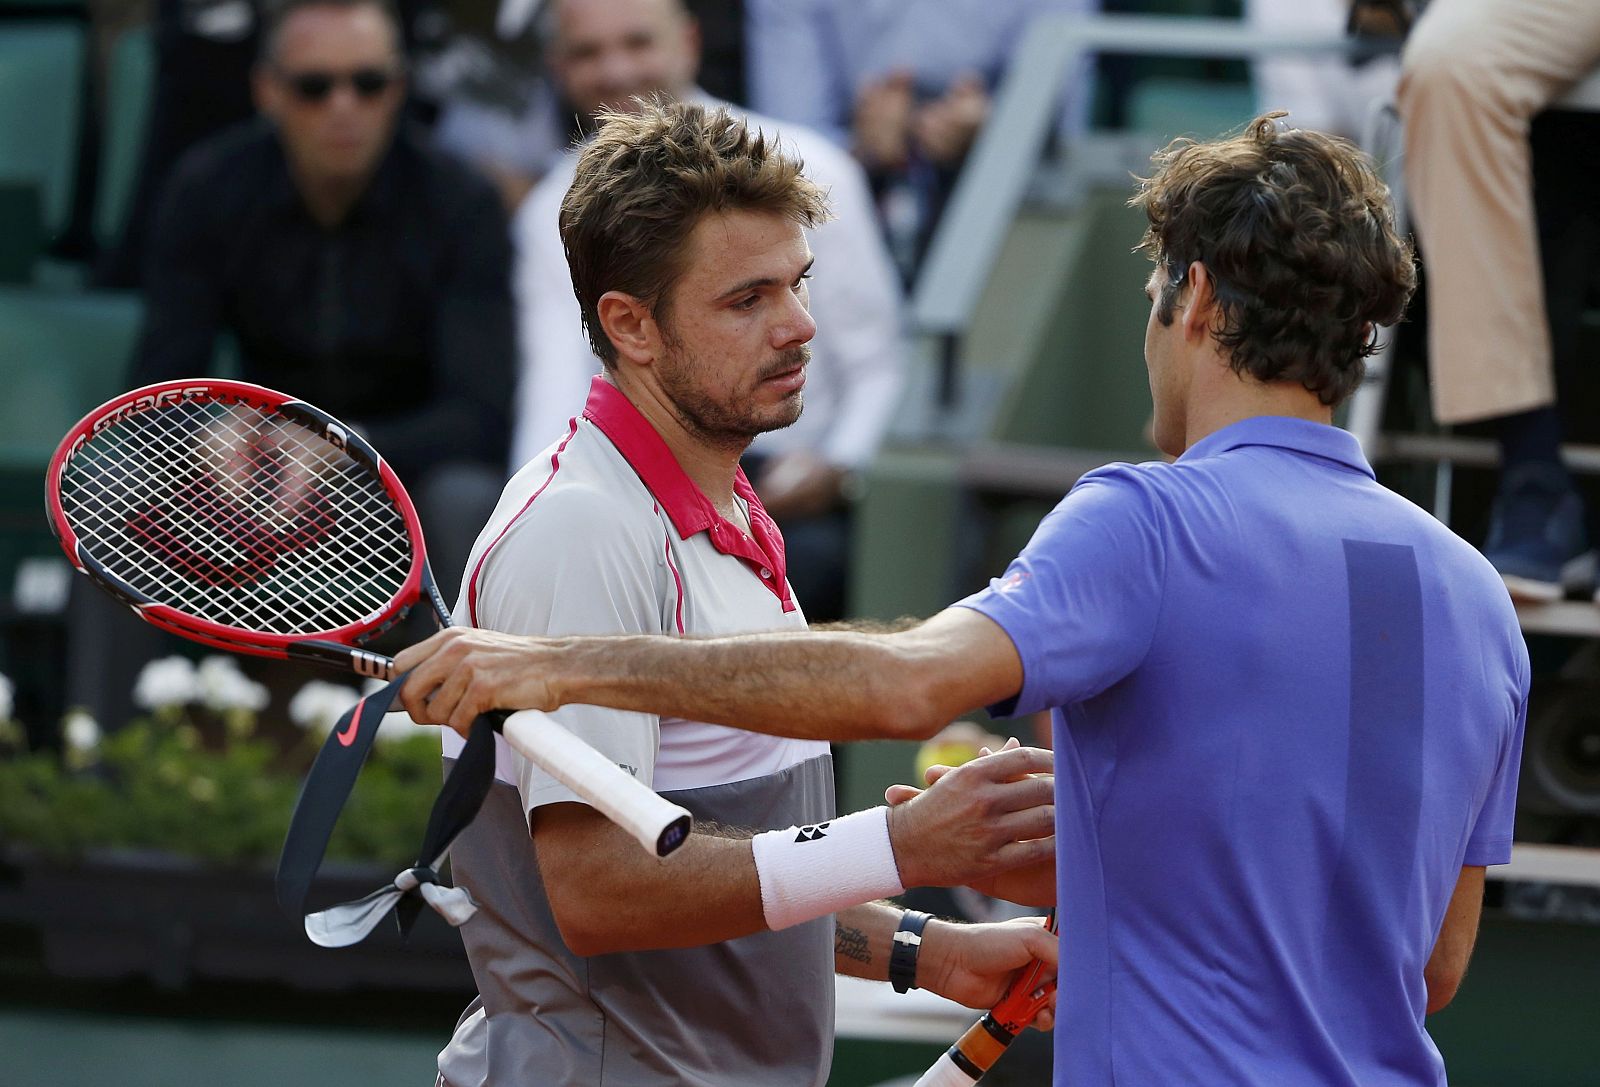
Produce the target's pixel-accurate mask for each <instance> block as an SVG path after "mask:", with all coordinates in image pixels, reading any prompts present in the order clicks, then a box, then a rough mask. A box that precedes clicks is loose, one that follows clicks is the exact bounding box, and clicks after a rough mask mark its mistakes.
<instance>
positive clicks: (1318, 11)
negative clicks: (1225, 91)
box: [1244, 0, 1400, 139]
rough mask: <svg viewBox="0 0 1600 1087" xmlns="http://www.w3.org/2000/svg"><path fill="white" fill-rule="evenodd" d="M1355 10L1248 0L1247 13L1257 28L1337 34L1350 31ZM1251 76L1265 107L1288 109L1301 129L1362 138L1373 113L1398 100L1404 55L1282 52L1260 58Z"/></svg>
mask: <svg viewBox="0 0 1600 1087" xmlns="http://www.w3.org/2000/svg"><path fill="white" fill-rule="evenodd" d="M1350 9H1351V0H1245V4H1244V15H1245V21H1246V22H1247V23H1249V25H1250V27H1251V29H1253V30H1256V31H1261V32H1276V33H1280V34H1287V33H1303V34H1314V33H1316V32H1318V31H1322V32H1324V33H1327V34H1328V35H1330V36H1332V35H1335V34H1341V33H1343V32H1344V30H1345V28H1346V26H1347V25H1348V23H1349V21H1350ZM1251 78H1252V80H1253V81H1254V83H1255V88H1256V101H1257V103H1258V104H1259V108H1260V109H1261V110H1278V109H1282V110H1288V111H1289V122H1290V123H1291V124H1293V125H1294V126H1295V127H1296V128H1315V129H1319V130H1321V131H1323V132H1333V133H1337V134H1338V135H1340V136H1346V137H1349V138H1351V139H1361V138H1362V137H1363V136H1365V135H1366V132H1367V129H1368V125H1369V124H1370V121H1371V118H1372V111H1373V110H1374V109H1375V108H1377V106H1378V104H1379V103H1387V102H1389V101H1392V100H1393V98H1394V88H1395V83H1396V82H1397V81H1398V80H1399V78H1400V59H1399V57H1398V56H1380V57H1372V58H1370V59H1367V60H1365V61H1362V62H1360V63H1352V62H1351V61H1350V60H1349V59H1347V58H1346V57H1342V56H1317V55H1314V54H1281V55H1278V56H1270V57H1263V58H1261V59H1259V60H1257V61H1256V62H1255V63H1254V64H1252V65H1251Z"/></svg>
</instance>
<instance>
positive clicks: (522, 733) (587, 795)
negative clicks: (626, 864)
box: [500, 710, 694, 857]
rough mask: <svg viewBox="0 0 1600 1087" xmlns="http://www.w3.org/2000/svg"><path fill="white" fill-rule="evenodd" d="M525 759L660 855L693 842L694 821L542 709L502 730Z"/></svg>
mask: <svg viewBox="0 0 1600 1087" xmlns="http://www.w3.org/2000/svg"><path fill="white" fill-rule="evenodd" d="M500 733H501V735H503V736H504V737H505V738H506V742H507V743H509V744H510V745H511V746H512V747H513V748H515V749H516V750H517V752H518V753H519V754H521V755H522V757H523V758H525V759H527V760H528V761H529V762H531V763H533V764H534V765H535V766H537V767H538V768H539V769H541V770H543V771H544V772H545V773H547V774H549V775H550V776H551V777H553V778H555V779H556V780H557V781H559V782H561V784H563V785H565V786H566V787H567V788H569V789H571V790H572V791H573V792H575V793H577V794H578V795H579V796H581V797H583V799H584V802H585V803H587V804H588V805H589V806H590V807H592V808H594V809H595V810H596V811H598V812H599V813H600V814H602V815H604V816H605V817H606V818H607V819H610V820H611V821H612V822H613V823H615V824H617V826H619V827H621V828H622V829H623V830H625V831H627V832H628V833H629V834H631V835H632V836H633V837H634V838H637V839H638V841H639V844H640V845H642V846H644V847H645V848H646V849H648V850H649V851H650V852H651V853H653V854H655V855H656V856H658V857H665V856H668V855H669V854H671V853H672V852H673V851H674V850H676V849H677V848H678V847H679V846H680V845H682V844H683V843H684V842H685V841H687V840H688V837H689V830H690V828H691V827H692V826H693V822H694V820H693V818H692V817H691V816H690V814H689V812H688V811H687V810H685V809H684V808H681V807H679V806H678V805H676V804H674V803H672V802H671V801H670V800H667V799H665V798H663V797H662V796H661V795H660V794H659V793H657V792H655V791H654V790H653V789H651V788H650V787H649V786H647V785H643V784H641V783H640V782H639V780H638V779H637V778H635V777H633V776H632V775H631V774H629V773H628V772H627V771H626V770H624V769H622V767H620V766H618V765H617V764H616V763H614V762H612V761H611V760H610V759H608V758H606V757H605V756H604V755H602V754H600V752H598V751H596V750H595V749H594V748H592V747H590V746H589V745H588V744H587V743H585V742H584V741H583V740H581V739H580V738H578V737H577V736H575V735H573V734H572V733H571V732H569V731H568V730H567V729H565V728H563V727H562V726H561V725H560V724H558V723H557V722H556V720H555V718H553V717H551V716H550V715H549V714H547V713H543V712H541V711H539V710H519V711H517V712H516V713H513V714H510V715H509V716H507V717H506V719H505V721H504V723H503V724H502V725H501V726H500Z"/></svg>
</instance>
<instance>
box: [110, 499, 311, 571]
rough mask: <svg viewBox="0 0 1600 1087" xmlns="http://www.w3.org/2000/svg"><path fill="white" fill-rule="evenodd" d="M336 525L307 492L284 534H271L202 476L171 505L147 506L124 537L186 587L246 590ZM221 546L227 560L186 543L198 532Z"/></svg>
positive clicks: (270, 529) (130, 523) (276, 531)
mask: <svg viewBox="0 0 1600 1087" xmlns="http://www.w3.org/2000/svg"><path fill="white" fill-rule="evenodd" d="M335 524H337V518H336V516H335V514H334V511H333V507H332V504H331V503H330V502H329V501H328V499H327V497H326V496H325V495H323V494H321V493H320V492H318V491H316V490H311V491H307V492H306V493H305V494H304V495H302V496H300V497H299V498H298V499H297V500H296V501H295V504H294V506H293V510H292V513H291V514H290V521H289V524H288V526H287V527H285V528H281V529H279V528H273V527H271V526H269V525H267V524H264V523H263V522H262V521H261V520H259V519H258V518H256V517H254V516H252V515H251V513H250V511H249V510H247V509H245V508H244V506H243V505H242V504H241V503H239V502H237V501H235V500H234V499H232V498H231V497H229V495H228V494H227V493H226V488H224V487H223V486H221V485H219V483H218V481H217V480H216V479H215V478H214V477H212V476H210V475H206V476H202V477H200V478H199V479H197V480H195V481H194V483H192V484H190V485H189V487H188V488H186V489H185V490H184V491H183V492H181V493H180V494H179V495H177V496H176V497H175V498H174V499H173V501H172V502H171V504H170V505H160V504H158V505H151V506H148V507H146V508H145V509H143V510H141V511H140V512H138V513H136V514H134V516H133V517H131V518H129V520H128V526H127V527H128V534H129V536H131V537H132V538H134V539H136V540H138V541H140V542H141V543H142V544H143V545H144V546H145V547H146V548H148V549H149V552H150V554H152V555H154V556H158V557H159V558H160V559H161V560H162V561H163V562H165V563H166V565H167V566H168V567H169V568H170V569H172V570H175V571H177V572H179V573H181V574H182V575H183V576H184V577H186V578H188V579H189V580H190V581H195V582H200V583H202V584H205V585H228V586H239V585H250V584H253V583H255V582H257V581H260V580H261V579H262V578H263V577H265V576H266V575H267V574H268V573H270V572H271V571H272V569H273V567H274V566H276V565H277V564H278V560H279V559H280V558H282V557H283V556H284V555H287V554H289V553H291V552H294V551H300V550H302V549H304V548H308V547H311V546H312V545H314V544H317V543H320V542H322V541H323V540H324V539H326V538H327V537H328V535H329V533H331V532H332V531H333V528H334V526H335ZM201 528H203V529H205V530H208V532H209V534H210V538H212V539H216V540H221V541H224V542H225V543H226V544H227V545H228V550H229V551H230V552H231V553H232V556H233V557H231V558H229V559H224V558H223V557H221V555H219V554H218V553H217V548H215V547H209V548H200V547H196V546H195V545H194V544H192V543H191V542H190V541H191V540H193V539H194V538H195V536H196V530H197V529H201Z"/></svg>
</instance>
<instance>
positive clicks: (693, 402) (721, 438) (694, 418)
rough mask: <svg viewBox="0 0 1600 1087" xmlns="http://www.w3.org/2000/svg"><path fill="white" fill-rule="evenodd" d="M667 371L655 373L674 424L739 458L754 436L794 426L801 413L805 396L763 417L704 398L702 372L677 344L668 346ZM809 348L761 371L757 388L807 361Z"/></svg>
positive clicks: (747, 407) (744, 405)
mask: <svg viewBox="0 0 1600 1087" xmlns="http://www.w3.org/2000/svg"><path fill="white" fill-rule="evenodd" d="M668 351H669V352H670V355H669V356H668V358H669V360H670V361H669V362H668V365H667V366H664V367H661V368H660V369H659V370H658V373H659V380H660V382H661V388H662V391H663V392H665V393H666V394H667V398H668V399H669V400H670V401H671V402H672V406H673V410H674V411H675V412H676V413H677V416H678V421H679V422H680V423H682V424H683V426H684V428H685V429H686V430H688V431H689V432H690V433H691V434H693V435H694V436H695V437H696V438H698V439H699V440H700V441H702V442H704V443H705V444H706V445H708V446H711V447H712V448H716V449H723V450H727V451H729V452H733V453H736V454H742V453H743V452H744V451H745V450H746V449H748V448H749V447H750V443H751V442H753V441H755V439H756V438H757V436H759V435H762V434H766V433H768V432H769V431H773V430H782V429H783V428H784V427H787V426H793V425H794V423H795V422H796V420H798V419H799V418H800V413H801V412H802V411H803V410H804V408H805V398H804V395H803V391H801V392H796V393H794V394H793V395H791V396H789V397H787V398H785V399H784V400H783V401H782V402H781V403H780V404H778V405H777V406H776V407H774V408H773V409H771V410H770V412H769V413H767V414H761V413H760V412H758V411H757V410H756V409H755V408H754V406H753V405H752V404H751V403H749V402H748V401H735V402H733V403H725V402H722V401H719V400H717V399H716V398H714V397H712V396H711V395H709V394H708V393H706V392H705V391H704V389H703V387H702V385H701V383H700V382H699V381H697V380H696V378H697V376H698V375H699V374H700V372H701V371H702V370H703V369H704V368H703V367H702V366H701V365H700V363H699V361H698V360H696V359H694V358H693V357H692V356H690V355H689V354H688V352H686V351H684V350H683V347H682V345H681V344H677V343H669V344H668ZM810 359H811V349H810V348H809V347H807V346H805V345H804V344H801V345H800V346H798V347H792V348H790V349H789V350H787V351H784V352H782V353H781V354H779V355H778V356H777V357H776V358H774V359H773V360H772V361H771V362H769V363H767V364H766V365H765V366H763V367H762V368H761V370H760V371H759V373H758V374H757V377H756V383H757V384H758V385H759V383H760V382H762V381H765V380H766V379H767V378H769V377H774V376H776V375H778V374H782V373H786V372H788V371H790V370H793V369H794V368H795V367H797V366H800V365H802V364H804V363H807V362H809V361H810Z"/></svg>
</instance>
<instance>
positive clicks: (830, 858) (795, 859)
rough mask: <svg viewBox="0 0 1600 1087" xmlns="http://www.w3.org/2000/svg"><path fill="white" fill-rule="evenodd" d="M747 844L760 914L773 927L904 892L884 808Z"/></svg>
mask: <svg viewBox="0 0 1600 1087" xmlns="http://www.w3.org/2000/svg"><path fill="white" fill-rule="evenodd" d="M750 846H751V849H752V851H753V852H754V853H755V858H756V877H757V878H758V879H760V881H761V912H762V913H763V914H765V915H766V919H767V927H768V928H771V929H774V930H776V929H781V928H788V927H789V926H790V925H798V924H800V923H801V922H802V921H811V920H814V919H815V918H818V917H826V916H827V915H828V914H830V913H837V912H838V911H839V910H842V909H846V908H848V907H850V906H859V905H861V903H863V902H871V901H873V900H874V899H878V898H888V897H890V896H891V895H897V894H901V893H902V892H904V891H905V888H904V887H903V886H901V884H900V869H899V868H898V867H897V866H896V865H895V861H894V847H893V846H892V845H890V844H889V809H888V808H883V807H879V808H868V809H867V810H866V811H858V812H856V813H855V814H854V815H846V816H845V817H844V818H842V819H835V820H833V821H831V822H828V823H814V824H812V825H810V826H804V827H790V828H789V829H788V830H769V831H767V832H766V833H765V834H757V835H756V836H755V837H754V838H752V839H751V840H750Z"/></svg>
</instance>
